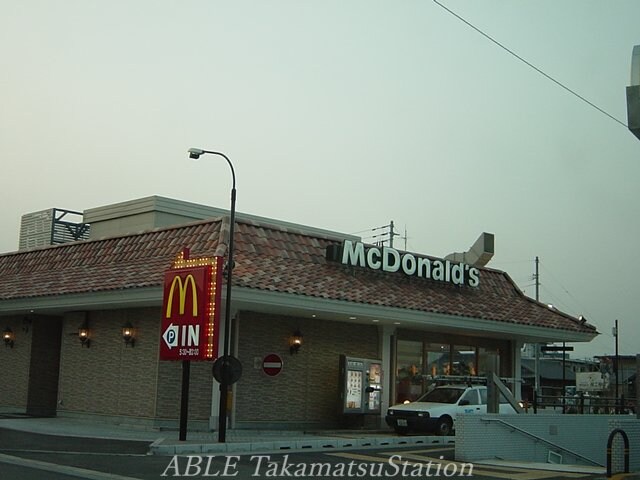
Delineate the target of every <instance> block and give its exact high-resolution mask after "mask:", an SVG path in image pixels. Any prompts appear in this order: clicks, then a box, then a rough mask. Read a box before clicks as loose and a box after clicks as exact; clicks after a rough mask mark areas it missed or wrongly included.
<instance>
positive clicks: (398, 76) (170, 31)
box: [0, 0, 640, 357]
mask: <svg viewBox="0 0 640 480" xmlns="http://www.w3.org/2000/svg"><path fill="white" fill-rule="evenodd" d="M442 4H443V5H445V6H446V7H447V8H449V9H451V10H453V11H454V12H456V13H457V14H458V15H460V16H461V17H463V18H464V19H465V20H466V21H468V22H469V23H471V24H473V25H474V26H476V27H477V28H479V29H480V30H482V31H484V32H485V33H487V34H488V35H490V36H491V37H493V38H494V39H496V40H497V41H499V42H500V43H502V44H503V45H504V46H506V47H508V48H509V49H510V50H512V51H513V52H515V53H517V54H518V55H520V56H521V57H523V58H524V59H526V60H527V61H528V62H530V63H532V64H533V65H535V66H536V67H538V68H539V69H541V70H543V71H544V72H545V73H547V74H548V75H550V76H552V77H553V78H555V79H556V80H557V81H559V82H560V83H562V84H564V85H565V86H567V87H568V88H570V89H572V90H574V91H575V92H577V93H578V94H580V95H581V96H583V97H584V98H586V99H588V100H589V101H590V102H592V103H594V104H596V105H597V106H598V107H600V108H601V109H603V110H605V111H606V112H607V113H608V114H610V115H611V116H613V117H615V118H616V119H618V120H619V121H621V122H623V123H626V120H627V117H626V97H625V87H626V86H627V85H629V84H630V62H631V52H632V49H633V46H634V45H638V44H640V29H638V19H639V18H640V2H638V1H636V0H628V1H588V0H579V1H578V0H564V1H562V2H559V1H557V0H535V1H511V0H503V1H499V0H484V1H477V0H442ZM0 6H1V7H2V8H1V10H0V11H2V16H1V17H0V60H1V62H2V65H1V68H0V87H1V88H0V95H1V96H2V99H1V102H0V158H1V160H2V167H3V168H2V176H1V178H2V184H1V187H2V188H0V200H1V201H2V208H1V210H0V225H1V226H2V228H1V230H0V252H9V251H14V250H16V249H17V245H18V232H19V226H20V217H21V216H22V215H23V214H25V213H28V212H33V211H37V210H42V209H46V208H52V207H56V208H65V209H72V210H85V209H87V208H93V207H97V206H102V205H107V204H109V203H114V202H120V201H125V200H130V199H134V198H139V197H144V196H149V195H163V196H167V197H171V198H177V199H181V200H186V201H191V202H197V203H204V204H208V205H213V206H218V207H223V208H228V206H229V189H230V185H231V182H230V174H229V170H228V168H227V166H226V164H225V163H224V161H223V160H222V159H219V158H216V157H203V159H202V160H201V161H200V162H191V161H189V160H188V159H187V155H186V151H187V149H188V148H189V147H201V148H205V149H218V150H221V151H224V152H225V153H227V155H229V156H230V157H231V160H232V161H233V163H234V165H235V169H236V175H237V190H238V201H237V206H238V210H239V211H241V212H246V213H252V214H256V215H262V216H267V217H272V218H277V219H281V220H286V221H290V222H295V223H302V224H308V225H312V226H316V227H321V228H326V229H330V230H336V231H341V232H345V233H355V232H362V231H366V230H370V229H371V228H374V227H378V226H383V225H387V224H388V223H389V221H390V220H393V221H394V222H395V225H396V227H397V229H398V230H399V231H400V232H401V233H402V234H403V235H404V232H405V229H406V234H407V240H406V244H407V249H409V250H411V251H414V252H417V253H422V254H427V255H435V256H444V255H447V254H448V253H451V252H454V251H464V250H466V249H468V247H470V246H471V244H472V243H473V242H474V241H475V240H476V238H477V237H478V235H479V234H480V233H481V232H483V231H487V232H491V233H494V234H495V236H496V255H495V257H494V258H493V260H492V261H491V262H490V264H489V266H493V267H495V268H500V269H503V270H506V271H507V272H508V273H509V274H510V275H511V277H512V278H513V279H514V281H515V282H516V283H517V284H518V285H519V286H520V287H521V288H522V289H524V291H525V292H526V294H528V295H529V296H532V297H533V296H534V295H535V292H534V288H533V286H532V285H533V280H532V274H533V273H534V258H535V257H536V256H539V257H540V262H541V263H540V280H541V282H542V287H541V291H540V299H541V300H542V301H544V302H547V303H553V304H554V305H556V306H557V307H558V308H560V309H561V310H564V311H566V312H567V313H570V314H573V315H580V314H582V315H585V316H586V317H587V319H588V320H589V321H590V322H591V323H593V324H594V325H596V326H597V327H598V330H599V331H600V332H601V333H602V335H600V336H599V337H598V338H597V339H596V340H594V341H593V342H591V343H590V344H587V345H582V346H577V347H576V352H574V355H573V356H576V357H585V356H587V355H602V354H607V353H608V354H612V353H613V352H614V340H613V337H612V335H611V327H612V326H613V324H614V321H615V319H619V321H620V353H621V354H635V353H637V352H638V351H639V348H638V345H640V318H639V316H640V313H639V311H640V295H639V294H640V288H639V287H640V281H639V280H638V279H639V278H640V252H639V251H638V248H639V247H638V239H639V238H640V226H639V221H638V218H639V214H640V211H639V208H638V200H639V199H640V189H639V187H638V183H639V182H638V179H639V177H640V141H639V140H638V139H637V138H635V137H634V136H633V135H632V134H631V133H630V132H629V131H628V130H627V128H626V127H625V126H623V125H621V124H620V123H618V122H616V121H615V120H612V119H611V118H609V117H608V116H606V115H605V114H603V113H601V112H599V111H597V110H596V109H594V108H593V107H591V106H589V105H588V104H587V103H585V102H584V101H582V100H580V99H578V98H577V97H575V96H574V95H572V94H570V93H569V92H567V90H565V89H563V88H561V87H560V86H558V85H557V84H554V83H553V82H552V81H550V80H549V79H547V78H545V77H544V76H542V75H541V74H540V73H538V72H536V71H535V70H533V69H532V68H531V67H529V66H527V65H525V64H524V63H522V62H521V61H519V60H518V59H516V58H515V57H514V56H512V55H510V54H509V53H507V52H506V51H505V50H503V49H501V48H500V47H498V46H497V45H496V44H494V43H492V42H490V41H489V40H488V39H486V38H485V37H483V36H482V35H480V34H479V33H478V32H477V31H475V30H473V29H472V28H471V27H470V26H469V25H467V24H465V23H464V22H463V21H461V20H460V19H458V18H456V17H455V16H453V15H452V14H451V13H449V12H447V11H446V10H445V9H444V8H443V7H441V6H440V5H438V4H437V3H434V2H432V1H429V0H422V1H393V2H392V1H387V2H382V1H370V0H369V1H355V0H352V1H348V2H345V1H337V0H336V1H332V0H323V1H320V0H317V1H303V0H291V1H284V0H274V1H259V0H254V1H234V2H223V1H217V0H185V1H166V0H138V1H136V0H127V1H123V0H108V1H107V0H102V1H96V0H65V1H58V2H52V1H49V0H41V1H35V0H0ZM376 233H380V232H376ZM364 235H368V234H367V233H365V234H364ZM396 246H399V247H401V248H404V240H399V239H397V238H396Z"/></svg>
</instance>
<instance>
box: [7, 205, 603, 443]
mask: <svg viewBox="0 0 640 480" xmlns="http://www.w3.org/2000/svg"><path fill="white" fill-rule="evenodd" d="M57 212H60V211H54V212H53V215H49V216H46V215H45V213H46V212H36V213H37V214H38V215H39V217H38V218H45V219H46V220H45V222H44V223H45V224H47V225H48V228H49V229H50V230H51V231H52V233H51V235H50V237H49V238H53V239H55V238H56V229H60V228H62V230H63V231H65V232H67V233H68V232H73V233H74V235H73V238H72V239H71V240H72V241H69V242H63V243H60V244H55V245H51V243H52V242H48V243H49V244H48V245H43V246H37V245H36V244H34V242H33V241H32V240H33V238H32V237H33V235H35V233H34V232H36V233H37V230H38V229H37V228H36V229H32V230H33V231H31V232H30V231H29V228H28V227H29V221H32V220H33V217H32V216H29V215H25V216H24V217H23V225H22V227H23V228H22V232H21V247H22V248H20V249H19V250H18V251H15V252H10V253H5V254H2V255H0V328H1V329H3V332H4V333H3V335H4V343H5V345H0V365H2V372H3V373H2V375H3V381H2V382H1V383H0V413H17V414H24V413H26V414H33V415H65V416H79V417H87V418H92V419H96V418H99V419H101V420H105V421H114V422H126V423H131V422H137V423H140V424H144V425H150V426H154V427H174V426H176V425H177V419H178V418H179V413H180V391H181V376H182V373H181V372H182V362H177V361H166V360H160V355H159V351H160V349H161V346H162V345H163V342H166V343H167V345H169V346H170V345H171V341H173V339H175V338H180V337H182V340H183V341H184V336H185V334H184V333H182V334H180V332H177V333H178V335H177V337H171V339H168V333H167V331H166V330H165V329H163V327H162V320H163V318H162V317H163V311H162V305H163V287H164V276H165V272H166V271H167V270H168V269H170V268H171V266H172V264H173V262H174V259H175V258H176V256H177V255H178V254H179V253H180V252H182V251H183V250H184V249H185V248H188V249H189V251H190V255H191V257H192V258H202V257H214V256H222V257H226V255H227V253H228V251H227V244H228V241H229V232H230V224H229V216H228V215H227V212H226V211H224V210H220V209H216V208H212V207H206V206H202V205H196V204H192V203H187V202H182V201H177V200H172V199H168V198H164V197H147V198H143V199H138V200H133V201H128V202H123V203H119V204H115V205H109V206H105V207H99V208H94V209H89V210H86V211H84V212H83V222H82V223H78V224H73V223H71V222H65V221H64V219H63V220H60V218H61V216H60V215H58V216H56V213H57ZM30 215H31V214H30ZM33 215H35V214H33ZM50 218H53V220H52V221H51V222H49V219H50ZM25 225H26V226H25ZM47 225H45V226H47ZM234 231H235V235H234V240H235V248H234V268H233V280H232V282H233V286H232V300H231V305H230V306H228V305H226V302H225V293H224V292H225V290H226V284H225V281H224V279H223V282H222V286H221V289H222V295H220V299H221V300H220V305H217V307H219V308H220V309H221V310H222V311H223V312H224V311H225V309H226V308H230V309H231V310H230V318H231V322H230V330H229V338H230V340H231V347H230V349H231V350H230V351H231V354H232V355H233V356H235V357H237V359H238V360H239V361H240V363H241V365H242V375H241V377H240V379H239V380H238V381H237V382H236V383H234V384H233V385H232V388H231V393H230V397H229V400H230V401H229V402H228V403H229V405H228V417H229V422H230V427H231V428H283V429H286V428H291V429H298V428H315V427H317V428H329V427H340V426H346V425H352V424H353V418H355V417H354V416H349V415H346V414H345V413H348V412H346V410H345V408H347V407H348V408H352V407H354V406H357V405H356V403H357V402H353V403H349V405H346V407H345V395H346V396H347V397H348V396H349V394H350V393H349V391H348V390H349V389H350V388H352V387H354V385H349V382H352V383H353V381H361V380H362V378H361V377H353V378H348V379H346V382H347V383H346V384H345V378H344V371H343V369H342V368H341V358H347V359H367V360H372V361H374V362H376V368H377V370H376V380H375V381H376V382H377V385H378V387H377V388H376V389H375V392H369V394H370V395H375V402H376V404H375V405H373V404H371V405H369V407H372V408H371V409H370V412H372V415H367V416H362V418H365V419H366V421H367V422H369V424H371V425H381V424H382V422H381V421H380V419H381V418H383V417H384V412H385V410H386V407H387V406H388V405H390V404H393V403H397V402H400V401H403V400H406V399H414V398H416V396H417V395H419V394H420V393H421V392H423V391H424V390H426V389H427V388H429V387H430V386H431V385H432V384H433V383H434V382H436V381H438V380H439V379H443V378H448V377H456V378H459V377H465V378H468V377H474V376H483V375H484V374H486V373H487V368H488V367H487V362H488V359H489V358H494V357H495V356H497V357H498V358H499V369H500V375H501V377H503V378H506V379H508V381H509V382H510V383H511V385H512V386H513V387H514V390H515V393H516V396H518V395H519V391H520V387H521V380H520V351H521V348H522V346H523V345H524V344H525V343H532V342H557V341H566V342H586V341H590V340H591V339H593V338H594V337H595V335H597V332H596V330H595V328H594V327H593V326H591V325H589V324H588V323H585V322H584V321H581V320H579V319H577V318H574V317H572V316H569V315H566V314H564V313H562V312H560V311H558V310H556V309H552V308H549V307H547V306H546V305H543V304H540V303H538V302H536V301H534V300H532V299H530V298H528V297H526V296H524V294H523V293H522V292H521V291H520V290H519V289H518V287H517V286H516V285H515V284H514V283H513V281H512V280H511V278H510V277H509V276H508V275H507V273H505V272H502V271H499V270H495V269H491V268H487V267H485V266H482V264H483V263H486V261H482V260H477V259H476V260H474V261H472V262H469V261H465V258H473V255H470V254H469V255H466V256H462V257H464V258H461V257H460V256H455V255H454V256H452V257H451V258H447V259H438V258H434V257H430V256H428V255H423V254H417V253H413V252H403V251H400V250H397V249H394V248H391V247H386V248H383V247H376V246H372V245H365V244H364V243H362V242H361V241H360V239H359V238H357V237H354V236H351V235H345V234H340V233H335V232H331V231H327V230H322V229H318V228H313V227H309V226H303V225H295V224H291V223H286V222H282V221H277V220H272V219H267V218H262V217H255V216H251V215H246V214H238V215H237V216H236V222H235V228H234ZM89 232H90V233H89ZM47 235H48V234H47ZM491 238H492V237H491ZM30 241H31V244H30ZM45 243H46V242H45ZM32 245H35V246H32ZM489 246H490V247H491V245H489ZM489 250H490V249H489ZM486 253H487V252H483V254H486ZM483 254H482V255H483ZM482 255H476V257H478V258H480V257H482ZM185 288H186V287H185ZM181 293H182V294H183V295H184V293H185V292H181ZM183 301H184V299H183ZM220 318H221V319H222V318H223V316H221V317H220ZM220 323H222V325H219V328H220V331H219V332H218V338H217V339H216V340H217V341H218V342H219V343H221V340H220V338H222V337H223V329H224V322H220ZM186 337H187V341H189V340H188V339H189V338H191V337H190V336H189V335H188V332H187V335H186ZM191 340H192V341H193V343H197V341H196V340H194V339H193V338H192V339H191ZM176 342H177V340H176ZM183 346H184V345H183ZM218 347H219V348H218V351H219V352H222V351H223V349H222V348H221V347H220V346H219V345H218ZM357 363H358V362H355V364H357ZM190 370H191V376H190V394H189V422H190V428H198V427H200V428H202V429H205V430H206V429H211V430H213V429H215V428H216V426H217V425H218V411H219V398H220V395H219V384H218V382H217V381H216V380H215V379H214V378H213V376H212V361H198V362H195V361H194V362H191V369H190ZM369 373H371V372H369V371H367V372H364V375H365V376H366V375H367V374H369ZM372 378H373V377H372ZM358 386H359V385H355V387H358ZM371 398H374V397H371ZM365 403H366V400H365ZM374 407H377V408H374ZM348 408H347V410H348ZM356 417H357V418H361V417H359V416H356Z"/></svg>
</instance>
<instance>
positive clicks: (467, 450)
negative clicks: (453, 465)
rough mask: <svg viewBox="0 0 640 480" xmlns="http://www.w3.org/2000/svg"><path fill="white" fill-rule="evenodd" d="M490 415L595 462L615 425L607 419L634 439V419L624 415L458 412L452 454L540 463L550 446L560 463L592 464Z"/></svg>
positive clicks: (601, 459) (638, 436)
mask: <svg viewBox="0 0 640 480" xmlns="http://www.w3.org/2000/svg"><path fill="white" fill-rule="evenodd" d="M496 419H498V420H502V421H504V422H506V423H508V424H509V425H513V426H514V427H516V428H518V429H521V430H524V431H526V432H529V433H531V434H532V435H534V436H536V437H539V438H543V439H545V440H548V441H550V442H552V443H553V444H555V445H558V446H561V447H563V448H565V449H567V450H569V451H571V452H574V453H577V454H579V455H581V456H583V457H586V458H587V459H589V460H591V461H593V462H595V463H597V464H598V465H601V466H605V465H606V446H607V439H608V435H609V433H610V431H611V430H612V428H615V427H612V426H613V425H618V424H621V423H620V422H624V425H625V426H624V428H625V430H628V432H629V433H630V435H629V437H630V440H631V443H632V445H633V444H634V443H633V442H634V441H635V444H636V445H639V444H640V421H638V420H635V419H630V418H628V417H626V416H616V415H560V414H557V415H532V414H528V415H527V414H524V415H461V416H459V417H458V419H457V421H456V460H459V461H468V462H473V461H478V460H485V459H504V460H517V461H527V462H543V463H545V462H548V459H549V451H552V452H555V453H557V454H558V455H561V456H562V462H561V463H565V464H575V465H592V464H591V463H589V462H588V461H585V460H584V459H582V458H580V457H577V456H573V455H571V454H570V453H568V452H567V451H566V450H563V449H561V448H554V447H553V446H550V445H548V444H547V443H545V442H540V441H536V440H535V439H533V438H531V437H529V436H527V435H524V434H523V433H521V432H519V431H517V430H515V429H513V428H509V427H508V426H505V425H503V424H500V423H498V422H495V421H492V420H496ZM612 422H613V423H612ZM636 429H637V433H636ZM614 446H615V445H614ZM636 448H637V449H640V447H636ZM614 451H615V450H614ZM552 455H553V454H552ZM632 455H633V452H632ZM635 455H636V457H637V456H640V453H636V454H635Z"/></svg>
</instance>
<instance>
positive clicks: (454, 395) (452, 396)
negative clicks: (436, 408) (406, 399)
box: [416, 387, 464, 403]
mask: <svg viewBox="0 0 640 480" xmlns="http://www.w3.org/2000/svg"><path fill="white" fill-rule="evenodd" d="M463 393H464V389H462V388H446V387H445V388H436V389H434V390H431V391H430V392H427V393H425V394H424V395H422V396H421V397H420V398H418V400H416V402H434V403H456V402H457V401H458V399H459V398H460V395H462V394H463Z"/></svg>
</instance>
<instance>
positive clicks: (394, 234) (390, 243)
mask: <svg viewBox="0 0 640 480" xmlns="http://www.w3.org/2000/svg"><path fill="white" fill-rule="evenodd" d="M393 227H394V225H393V220H391V222H389V246H390V247H391V248H393V237H396V236H398V235H400V234H399V233H396V231H395V230H394V229H393Z"/></svg>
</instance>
